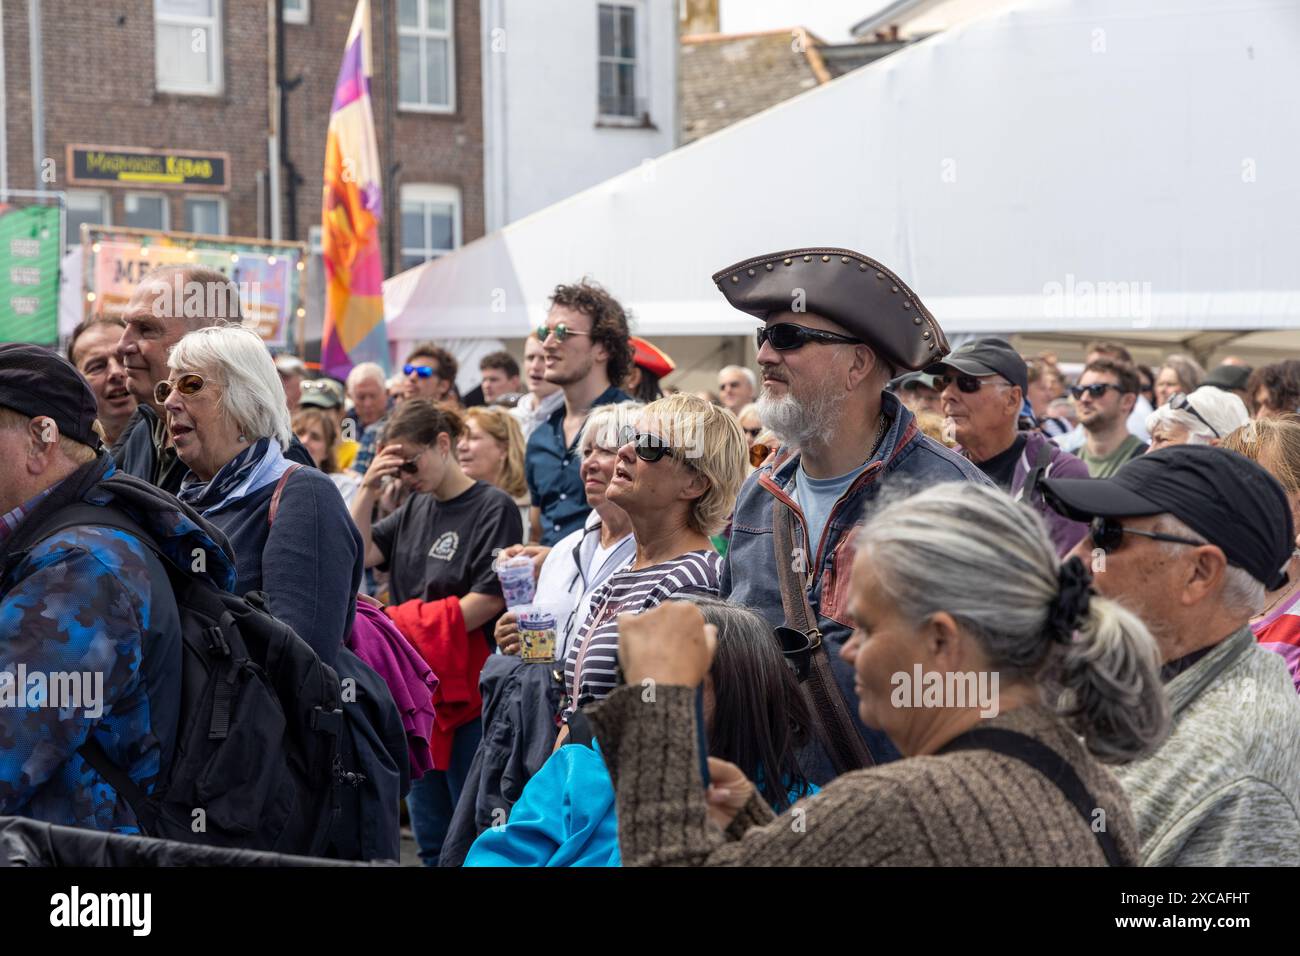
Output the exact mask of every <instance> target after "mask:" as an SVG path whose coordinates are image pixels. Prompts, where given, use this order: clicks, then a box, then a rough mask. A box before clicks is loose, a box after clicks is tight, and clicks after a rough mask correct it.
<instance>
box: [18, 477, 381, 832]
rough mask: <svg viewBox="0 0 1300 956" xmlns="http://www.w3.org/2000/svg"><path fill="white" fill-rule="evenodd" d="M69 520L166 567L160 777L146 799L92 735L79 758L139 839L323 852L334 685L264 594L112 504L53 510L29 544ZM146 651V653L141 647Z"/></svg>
mask: <svg viewBox="0 0 1300 956" xmlns="http://www.w3.org/2000/svg"><path fill="white" fill-rule="evenodd" d="M76 526H93V527H107V528H115V529H118V530H121V531H125V532H127V533H128V534H131V535H132V536H134V537H136V538H138V539H139V540H140V542H141V543H143V544H145V545H146V546H147V547H149V548H150V549H151V550H152V551H153V552H154V554H155V555H156V556H157V557H158V559H159V560H160V561H161V562H162V565H163V567H164V568H166V569H167V575H168V578H169V579H170V581H171V585H172V589H173V592H174V595H175V598H176V605H177V609H178V610H179V612H180V621H181V639H182V640H181V644H182V648H181V655H182V660H181V706H180V717H179V721H178V725H177V728H176V746H175V752H174V755H173V758H172V763H171V768H170V771H169V773H168V774H167V777H166V779H165V780H162V781H160V782H159V784H158V786H156V787H155V788H154V792H153V793H152V794H148V795H146V794H145V793H144V792H142V791H141V790H140V788H139V787H138V786H136V784H135V782H134V781H132V780H131V778H130V777H129V776H128V775H127V774H126V772H125V771H123V770H122V769H121V768H119V767H118V766H117V765H115V764H114V763H113V762H112V761H111V760H109V758H108V755H107V754H106V753H105V752H104V750H103V748H102V747H101V746H100V745H99V743H98V741H96V740H95V739H94V738H93V737H92V738H90V739H89V740H88V741H87V743H86V744H85V745H83V746H82V747H81V749H80V751H79V752H80V753H81V755H82V756H83V757H84V758H85V759H86V762H87V763H89V764H90V765H91V766H92V767H94V768H95V770H96V771H98V772H99V774H100V776H102V777H103V778H104V779H105V780H107V781H108V782H109V784H111V785H112V786H113V788H114V789H115V790H116V791H117V792H118V793H119V794H121V795H122V797H123V798H124V799H125V800H126V801H127V803H128V804H129V805H130V807H131V809H132V810H133V811H134V813H135V816H136V819H137V821H138V823H139V825H140V829H141V830H142V832H143V833H144V834H145V835H147V836H155V837H163V838H166V839H170V840H182V841H186V842H190V843H203V844H208V845H211V846H222V847H237V848H241V849H248V850H270V851H274V852H277V853H293V854H300V855H307V856H321V855H323V854H324V853H325V851H326V849H327V847H329V846H330V844H331V842H333V841H332V839H331V837H332V834H333V832H334V831H335V829H336V828H337V826H338V824H339V817H340V800H341V789H342V788H343V787H344V786H347V785H348V784H352V785H354V786H355V785H356V784H357V782H358V779H357V778H358V775H357V774H355V773H351V772H350V771H349V769H348V768H347V767H345V765H344V763H343V760H342V757H341V755H342V753H343V752H344V751H345V749H350V748H345V747H344V746H343V745H342V743H341V741H342V738H343V734H344V725H345V721H344V714H343V710H342V707H341V686H340V681H339V677H338V675H337V674H336V673H335V671H334V669H333V668H331V667H330V666H329V665H327V664H325V663H324V662H323V661H321V659H320V658H319V657H318V656H317V654H316V652H315V651H314V650H312V648H311V646H310V645H308V644H307V642H306V641H304V640H303V639H302V638H300V637H299V636H298V635H297V634H295V633H294V631H293V629H292V628H290V627H289V626H288V625H287V624H285V623H284V622H283V621H280V620H278V619H277V618H275V617H273V616H272V615H271V614H270V612H269V610H268V606H267V601H266V596H265V595H264V594H262V593H260V592H256V591H254V592H250V593H249V594H248V595H247V596H245V597H237V596H236V595H234V594H231V593H229V592H227V591H223V590H221V589H220V588H218V587H217V586H216V585H214V584H212V583H211V582H210V581H209V580H208V579H207V578H205V577H202V576H191V575H188V574H186V573H184V572H182V571H181V570H180V569H178V568H177V567H176V566H175V565H173V564H172V562H171V561H170V560H168V558H167V557H166V556H165V555H164V554H163V553H162V552H161V551H160V549H159V548H158V546H157V544H156V542H155V541H154V539H153V537H152V536H151V535H150V534H148V533H147V532H145V531H144V530H143V529H142V528H141V527H140V526H139V525H138V524H137V523H136V522H135V521H133V520H132V519H131V518H129V517H128V516H127V515H125V514H124V513H122V512H121V511H119V510H117V509H116V508H112V507H100V506H96V505H91V504H84V503H78V504H74V505H70V506H68V507H66V508H63V509H61V510H60V511H58V512H57V514H56V515H55V516H54V520H53V521H52V522H51V523H50V524H49V526H48V527H44V528H42V529H41V530H40V531H39V532H38V533H37V537H36V540H42V539H45V538H48V537H50V536H51V535H53V534H55V533H57V532H60V531H63V530H66V529H67V528H70V527H76ZM146 652H147V651H146Z"/></svg>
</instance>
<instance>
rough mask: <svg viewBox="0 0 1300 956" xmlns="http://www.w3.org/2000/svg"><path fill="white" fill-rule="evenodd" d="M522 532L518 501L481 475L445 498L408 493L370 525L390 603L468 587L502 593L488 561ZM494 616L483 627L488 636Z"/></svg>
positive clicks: (456, 592)
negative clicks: (386, 572)
mask: <svg viewBox="0 0 1300 956" xmlns="http://www.w3.org/2000/svg"><path fill="white" fill-rule="evenodd" d="M523 537H524V526H523V522H522V521H521V520H520V518H519V506H518V505H516V504H515V503H514V501H512V500H511V498H510V496H509V495H508V494H506V493H505V492H504V491H502V490H501V489H500V488H497V487H496V486H495V485H490V484H488V483H487V482H486V481H476V482H474V484H473V485H471V486H470V487H469V488H468V489H466V490H465V491H463V492H461V494H459V495H457V496H456V497H455V498H452V499H451V500H450V501H438V500H437V499H436V498H434V497H433V495H430V494H416V495H411V497H409V498H407V499H406V501H405V502H404V503H403V504H402V506H401V507H400V508H398V509H397V510H396V511H394V512H393V513H392V514H391V515H389V516H388V517H387V518H385V519H384V520H383V521H380V522H379V523H378V524H376V525H375V526H374V528H372V529H371V538H372V539H373V540H374V542H375V547H377V548H378V549H379V550H380V551H382V552H383V554H384V564H383V567H384V568H386V569H388V570H389V572H390V577H389V586H390V588H391V591H392V598H393V603H394V604H402V603H404V602H406V601H409V600H411V599H412V598H419V599H420V600H421V601H439V600H442V599H443V598H445V597H458V598H459V597H464V596H465V595H466V594H469V593H471V592H473V593H476V594H492V595H496V596H497V597H500V596H501V583H500V582H499V581H498V580H497V576H496V572H494V571H493V570H492V562H493V560H495V558H496V556H497V553H498V552H499V551H501V549H503V548H508V547H510V545H512V544H519V542H521V541H522V540H523ZM495 623H496V622H495V620H492V621H488V622H487V624H485V625H484V628H485V630H486V632H487V634H488V636H489V638H491V635H492V630H493V627H494V625H495Z"/></svg>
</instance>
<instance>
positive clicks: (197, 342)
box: [154, 326, 363, 665]
mask: <svg viewBox="0 0 1300 956" xmlns="http://www.w3.org/2000/svg"><path fill="white" fill-rule="evenodd" d="M167 364H168V366H169V367H170V369H171V376H170V377H169V378H168V379H167V380H166V381H164V382H159V383H158V385H157V388H156V389H155V395H154V397H155V398H156V400H157V401H158V404H159V405H161V406H163V407H164V408H165V409H166V410H167V416H168V418H167V429H168V435H169V436H170V438H171V441H172V444H173V446H174V447H175V449H176V455H177V457H178V458H180V459H181V461H183V462H184V463H185V464H186V466H187V467H188V468H189V470H190V474H189V475H188V476H187V477H186V478H185V480H184V481H183V482H182V483H181V488H180V494H179V497H180V499H181V500H182V501H184V502H186V503H187V504H189V505H190V506H191V507H193V508H194V509H195V510H196V511H198V512H199V513H200V514H202V515H203V516H204V517H205V518H207V519H208V520H209V521H211V522H212V523H213V524H215V525H216V526H217V527H218V528H220V529H221V530H222V531H223V532H225V535H226V538H227V539H228V540H229V542H230V547H231V550H232V551H233V555H232V557H233V558H234V559H235V569H236V572H237V574H238V582H237V585H236V590H237V592H238V593H240V594H245V593H247V592H249V591H264V592H266V594H267V597H268V598H269V600H270V610H271V613H272V614H274V615H275V616H276V617H278V618H279V619H280V620H282V621H284V622H285V623H286V624H288V625H289V626H290V627H292V628H293V629H294V631H295V632H297V634H298V636H299V637H301V638H302V639H303V640H305V641H306V642H307V643H308V644H310V645H311V646H312V648H313V649H314V650H315V651H316V653H317V654H319V655H320V657H321V659H322V660H323V661H325V662H326V663H327V664H330V665H334V663H335V660H336V658H337V656H338V652H339V648H340V647H341V646H342V644H343V640H344V638H345V636H346V635H347V634H348V632H349V631H350V630H351V627H352V618H353V616H354V615H355V613H356V594H357V588H358V587H359V586H360V583H361V568H362V557H363V553H362V548H361V535H360V534H359V533H358V532H357V529H356V526H355V525H354V524H353V523H352V518H351V516H350V515H349V514H348V510H347V506H346V505H345V504H344V503H343V497H342V496H341V495H340V494H339V491H338V489H337V488H336V487H335V486H334V483H333V482H332V481H330V479H329V478H328V477H327V476H325V475H324V474H322V473H321V472H319V471H317V470H316V469H315V468H308V467H304V466H302V465H298V464H295V463H293V462H290V461H288V460H286V459H285V457H284V450H285V449H286V448H288V446H289V441H290V438H291V437H292V433H291V431H290V425H289V408H288V405H287V404H286V403H285V397H284V386H283V385H281V383H280V376H279V374H278V373H277V371H276V367H275V363H274V362H273V361H272V359H271V356H270V354H269V353H268V352H267V350H266V346H265V345H264V344H263V343H262V340H261V338H260V337H258V335H257V333H256V332H254V331H252V330H251V329H247V328H243V327H240V326H215V327H212V328H206V329H199V330H198V331H196V332H191V333H189V334H188V335H186V336H185V337H183V338H182V339H181V340H180V341H179V342H178V343H177V344H176V347H175V348H174V349H172V352H171V356H170V357H169V359H168V362H167Z"/></svg>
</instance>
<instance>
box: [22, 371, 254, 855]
mask: <svg viewBox="0 0 1300 956" xmlns="http://www.w3.org/2000/svg"><path fill="white" fill-rule="evenodd" d="M95 415H96V401H95V396H94V393H93V392H92V391H91V390H90V386H89V385H88V384H87V383H86V380H85V379H83V378H82V377H81V376H80V375H79V374H78V373H77V370H76V369H74V368H73V367H72V366H71V365H70V364H69V363H68V362H67V361H65V360H64V359H63V358H62V357H60V356H58V355H56V354H55V353H53V352H51V351H49V350H48V349H43V348H40V347H38V346H35V345H0V674H2V675H4V683H5V684H7V692H6V693H5V694H4V695H0V700H4V701H5V704H4V705H3V706H0V815H17V816H29V817H33V818H36V819H39V820H44V821H46V822H50V823H57V824H62V825H65V826H79V827H90V828H94V829H115V830H122V831H126V832H129V831H130V829H131V828H132V827H134V826H135V825H136V819H135V816H134V814H133V813H132V811H131V810H130V808H129V807H128V806H127V804H126V802H125V800H124V799H123V798H121V797H119V796H118V795H117V793H116V792H115V790H114V788H113V787H112V786H110V785H109V784H108V782H107V780H106V779H105V778H104V777H103V776H101V775H100V773H99V772H98V771H97V770H95V769H92V767H91V764H90V762H89V761H88V760H87V758H86V757H85V756H83V750H82V749H81V748H82V746H83V744H90V743H91V742H92V741H93V742H95V743H96V744H97V746H98V747H99V748H100V751H101V753H100V754H99V755H98V756H102V757H103V759H105V760H106V761H108V762H111V763H115V764H117V765H118V768H119V769H121V770H124V771H125V772H126V773H127V775H128V776H130V778H131V779H132V780H133V781H134V782H135V784H136V785H137V786H138V787H140V788H141V789H144V790H148V788H149V787H150V786H152V785H153V783H154V782H155V781H158V780H161V779H163V778H164V775H165V773H166V771H167V770H168V768H169V764H170V760H171V754H172V751H173V747H174V737H175V725H176V721H177V716H178V712H179V708H180V687H181V679H180V678H181V674H180V667H181V646H180V641H181V631H180V616H179V612H178V610H177V606H176V600H175V597H174V595H173V592H172V587H171V582H170V580H169V579H168V575H167V571H166V570H165V568H164V567H163V565H162V563H161V561H160V559H159V557H158V556H157V555H156V554H155V553H154V551H153V549H152V548H151V547H150V546H149V545H147V544H146V543H144V542H143V541H142V539H141V538H140V537H139V535H138V534H133V533H128V532H126V531H123V530H120V529H118V528H116V527H114V526H113V516H114V515H116V514H125V515H126V516H127V517H128V518H129V519H130V520H131V521H132V522H134V524H135V525H136V527H137V528H138V529H140V531H139V534H143V535H145V536H147V537H149V538H151V539H152V540H153V542H154V543H156V544H157V546H158V547H159V548H160V549H161V550H162V551H163V552H164V553H167V554H169V555H174V556H175V562H174V563H176V565H177V568H178V570H180V571H181V572H183V573H186V574H189V573H191V572H192V568H193V561H194V559H195V556H196V555H198V554H199V553H200V552H201V553H202V554H203V555H204V559H205V562H206V566H207V571H206V572H203V573H206V574H208V575H209V576H211V577H212V579H213V581H214V583H220V584H221V585H222V586H225V587H227V588H229V587H231V586H233V584H234V580H235V577H234V568H233V565H232V563H231V562H230V560H229V558H228V557H227V556H226V553H225V551H224V549H223V546H224V542H225V539H224V538H223V537H221V535H220V533H219V532H216V531H214V530H213V529H211V527H210V526H209V525H208V524H207V523H206V522H205V521H204V520H203V519H202V518H200V517H199V516H198V515H197V514H195V513H194V512H193V511H191V510H189V509H188V508H187V507H186V506H184V505H182V504H181V503H180V502H178V501H177V500H176V499H175V498H172V497H171V496H170V495H164V494H163V493H162V492H159V491H157V490H156V489H154V488H153V487H151V486H149V485H147V484H145V483H143V482H139V481H136V480H135V479H132V478H130V477H129V476H124V475H121V474H120V473H118V472H117V471H116V465H115V464H114V462H113V460H112V458H111V457H110V456H109V455H108V454H107V453H106V452H103V451H102V450H101V448H100V439H99V435H98V434H97V433H96V432H95ZM101 516H102V520H103V522H104V523H102V524H101V523H98V522H99V520H100V519H101ZM69 673H71V674H72V676H73V682H74V683H75V684H76V685H77V692H75V693H73V692H70V691H69V683H68V679H67V677H66V675H67V674H69ZM78 678H79V679H78ZM42 684H43V685H44V687H45V691H44V693H41V692H40V687H41V686H42ZM65 694H70V697H71V699H69V698H68V697H65V696H64V695H65Z"/></svg>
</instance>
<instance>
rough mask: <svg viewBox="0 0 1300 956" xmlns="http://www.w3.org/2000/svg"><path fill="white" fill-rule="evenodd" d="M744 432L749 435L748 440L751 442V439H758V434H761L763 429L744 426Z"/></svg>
mask: <svg viewBox="0 0 1300 956" xmlns="http://www.w3.org/2000/svg"><path fill="white" fill-rule="evenodd" d="M745 434H746V435H748V436H749V440H750V441H751V442H753V441H757V440H758V436H759V435H761V434H763V429H762V428H746V429H745Z"/></svg>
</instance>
